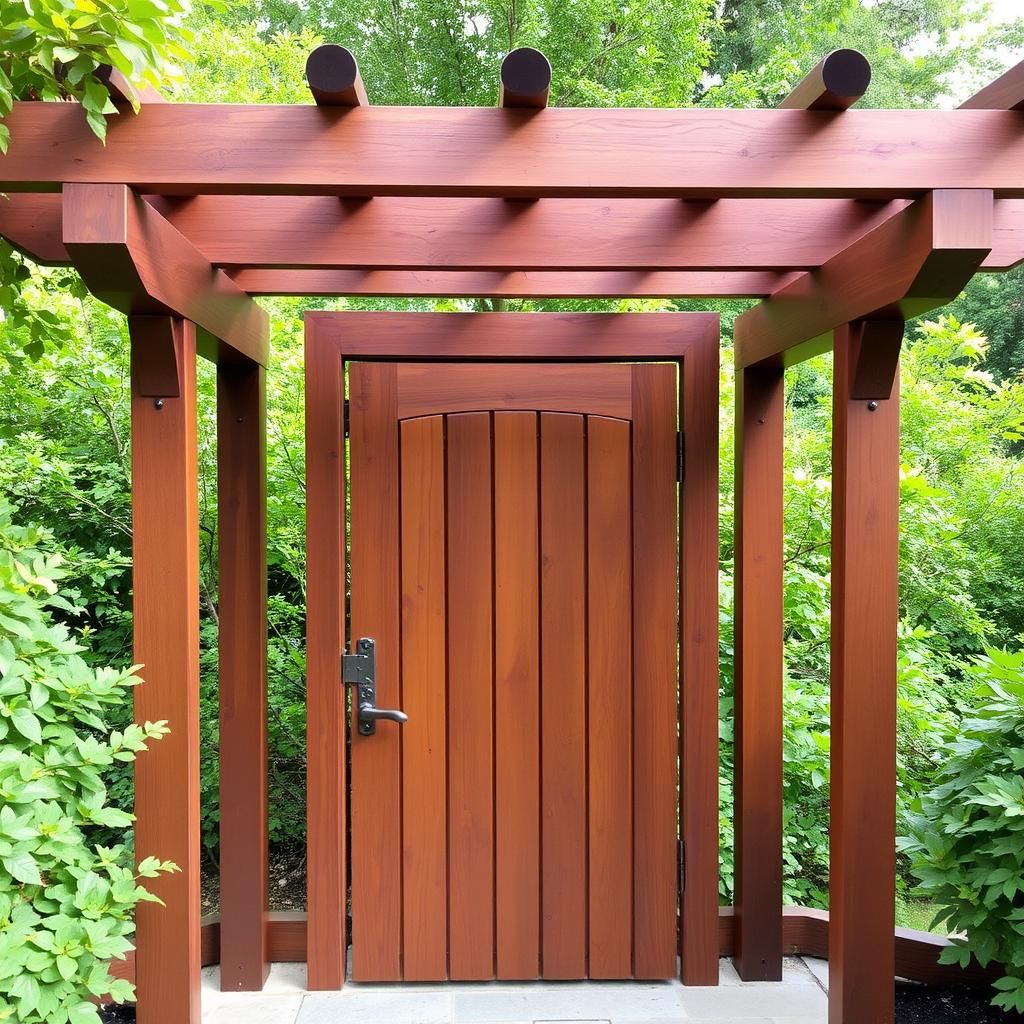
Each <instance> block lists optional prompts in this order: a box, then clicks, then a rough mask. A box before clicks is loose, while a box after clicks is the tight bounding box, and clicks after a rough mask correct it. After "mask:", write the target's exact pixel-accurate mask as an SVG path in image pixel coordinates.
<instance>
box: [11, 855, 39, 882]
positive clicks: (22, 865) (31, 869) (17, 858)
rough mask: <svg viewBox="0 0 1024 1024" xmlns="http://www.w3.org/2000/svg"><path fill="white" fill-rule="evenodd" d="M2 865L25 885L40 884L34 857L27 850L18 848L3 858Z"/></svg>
mask: <svg viewBox="0 0 1024 1024" xmlns="http://www.w3.org/2000/svg"><path fill="white" fill-rule="evenodd" d="M2 863H3V866H4V867H5V868H6V869H7V871H8V872H9V873H10V875H11V877H12V878H14V879H16V880H17V881H19V882H24V883H25V884H26V885H42V884H43V880H42V878H40V877H39V868H38V866H37V865H36V860H35V857H33V856H32V854H31V853H29V852H28V850H18V851H15V852H14V853H12V854H10V855H9V856H7V857H4V858H3V861H2Z"/></svg>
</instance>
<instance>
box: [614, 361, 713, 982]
mask: <svg viewBox="0 0 1024 1024" xmlns="http://www.w3.org/2000/svg"><path fill="white" fill-rule="evenodd" d="M716 351H717V348H716ZM676 374H677V367H676V366H675V365H673V364H671V363H669V364H661V365H653V364H642V365H638V366H634V367H633V405H634V408H633V417H634V419H633V531H634V534H633V537H634V539H633V630H634V641H633V716H634V722H635V723H636V731H635V734H634V743H635V752H634V758H633V776H634V783H633V808H634V811H633V813H634V815H635V818H636V821H637V822H638V824H639V826H640V827H638V829H637V831H636V833H635V837H636V838H635V843H634V848H633V873H634V889H633V901H634V906H635V911H634V925H633V930H634V950H633V974H634V976H635V977H638V978H668V977H672V976H673V975H674V974H675V973H676V971H675V965H676V935H677V929H676V925H677V917H676V908H675V905H674V902H675V901H674V899H673V897H674V896H675V894H676V893H677V892H678V890H679V859H678V855H677V853H678V845H677V836H678V830H677V820H678V815H677V804H676V794H677V774H676V756H677V754H678V743H679V738H678V729H677V722H678V720H679V705H678V703H677V699H676V690H677V685H678V683H679V666H678V663H677V660H676V657H675V652H674V651H673V649H672V646H670V645H667V644H666V643H665V638H666V637H673V638H675V637H678V635H679V574H678V566H679V555H678V551H677V547H676V525H675V518H676V516H675V505H676V488H677V484H676V466H677V457H676V456H677V452H676V430H677V423H676V417H677V413H678V408H679V406H678V397H677V386H676ZM681 521H682V522H684V523H686V526H685V527H684V530H685V529H689V528H690V527H691V525H692V527H693V528H694V529H695V530H699V529H700V528H701V526H700V524H698V523H697V522H696V521H693V522H692V524H691V521H690V520H688V519H686V518H685V513H684V518H682V520H681ZM706 598H707V594H705V599H706ZM696 684H697V681H696V680H695V679H693V678H690V677H686V679H685V681H684V683H683V686H684V687H685V686H688V685H696ZM712 746H713V747H715V748H717V734H716V736H715V737H714V742H713V743H712ZM689 781H690V780H687V783H689ZM699 856H700V855H699V853H698V858H699ZM716 884H717V883H716Z"/></svg>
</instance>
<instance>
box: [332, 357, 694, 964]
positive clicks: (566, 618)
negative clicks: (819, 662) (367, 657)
mask: <svg viewBox="0 0 1024 1024" xmlns="http://www.w3.org/2000/svg"><path fill="white" fill-rule="evenodd" d="M676 373H677V366H676V365H675V364H635V365H630V364H522V363H519V364H505V365H503V364H486V365H470V364H438V363H434V364H399V363H354V364H351V366H350V373H349V393H350V465H351V512H350V516H351V519H350V526H351V536H350V540H351V574H352V575H351V588H352V600H351V628H350V634H349V635H350V642H352V643H354V642H355V640H356V639H357V638H359V637H372V638H373V639H374V640H375V650H376V662H377V664H376V683H377V702H378V705H379V706H381V707H389V708H400V709H402V710H403V711H404V712H405V713H406V714H407V715H408V722H407V723H405V724H404V725H398V724H395V723H392V722H389V721H383V722H380V723H378V725H377V728H376V732H375V734H374V735H372V736H363V735H360V733H359V731H358V729H357V728H353V729H352V732H351V735H352V740H351V787H352V788H351V851H352V854H351V856H352V862H351V869H352V870H351V875H352V964H353V976H354V977H355V978H356V979H357V980H395V981H397V980H403V979H404V980H410V981H411V980H417V981H424V980H443V979H451V980H481V979H490V978H503V979H530V978H541V977H543V978H550V979H570V978H587V977H590V978H630V977H635V978H667V977H671V976H673V975H674V974H675V971H676V949H677V943H676V921H677V900H678V879H677V874H678V873H677V853H676V851H677V681H678V668H677V642H678V556H677V542H676V503H677V487H676V461H677V460H676V410H677V405H678V402H677V390H676V387H677V385H676Z"/></svg>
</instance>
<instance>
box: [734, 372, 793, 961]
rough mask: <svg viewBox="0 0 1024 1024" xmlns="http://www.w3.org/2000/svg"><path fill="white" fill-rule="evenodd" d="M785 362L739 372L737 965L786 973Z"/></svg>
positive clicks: (736, 776) (737, 474) (736, 551)
mask: <svg viewBox="0 0 1024 1024" xmlns="http://www.w3.org/2000/svg"><path fill="white" fill-rule="evenodd" d="M784 394H785V388H784V382H783V371H782V370H781V369H779V368H776V367H768V368H756V367H755V368H749V369H746V370H741V371H740V373H739V374H738V375H737V380H736V527H735V537H736V541H735V588H734V589H735V643H734V651H735V673H734V680H735V683H734V687H735V692H734V698H735V710H734V714H733V722H734V752H735V755H734V756H735V784H734V800H735V813H734V831H735V842H734V864H735V891H736V958H735V959H736V969H737V971H738V972H739V975H740V977H741V978H742V979H743V980H744V981H781V980H782V640H783V635H782V627H783V622H782V532H783V524H782V480H783V459H782V451H783V421H784Z"/></svg>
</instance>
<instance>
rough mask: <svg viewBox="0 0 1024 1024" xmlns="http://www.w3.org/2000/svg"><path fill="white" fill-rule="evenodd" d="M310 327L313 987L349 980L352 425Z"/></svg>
mask: <svg viewBox="0 0 1024 1024" xmlns="http://www.w3.org/2000/svg"><path fill="white" fill-rule="evenodd" d="M315 325H316V321H307V322H306V543H307V550H308V551H309V554H310V557H309V559H308V560H307V562H306V858H307V883H306V885H307V892H306V903H307V907H308V915H309V916H308V923H307V936H308V938H307V955H306V959H307V963H308V969H309V982H308V983H309V987H310V989H313V990H331V989H340V988H341V987H342V985H343V984H344V982H345V966H346V939H347V937H346V934H345V897H346V889H347V884H346V878H345V864H346V837H347V828H346V820H345V800H346V792H345V790H346V784H347V779H346V774H347V773H346V766H345V736H346V726H345V687H344V686H343V685H342V683H341V669H340V658H341V653H342V651H343V650H344V647H345V569H346V566H345V426H344V416H343V412H342V408H343V407H342V402H343V398H344V382H343V379H342V362H341V357H340V356H339V354H338V352H337V351H336V350H335V349H334V347H333V346H329V345H327V344H323V343H321V341H320V339H318V338H317V335H316V331H315Z"/></svg>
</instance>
